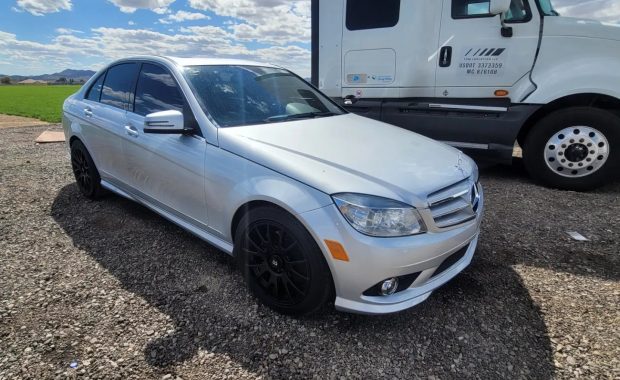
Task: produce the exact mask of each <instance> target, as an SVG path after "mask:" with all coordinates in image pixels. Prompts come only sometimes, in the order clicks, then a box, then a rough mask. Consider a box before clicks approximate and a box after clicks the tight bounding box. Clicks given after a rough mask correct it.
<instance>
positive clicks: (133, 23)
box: [127, 20, 136, 26]
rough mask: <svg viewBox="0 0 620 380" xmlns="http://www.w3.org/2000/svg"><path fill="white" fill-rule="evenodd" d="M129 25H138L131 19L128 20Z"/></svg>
mask: <svg viewBox="0 0 620 380" xmlns="http://www.w3.org/2000/svg"><path fill="white" fill-rule="evenodd" d="M127 25H132V26H133V25H136V23H135V22H133V21H131V20H129V21H127Z"/></svg>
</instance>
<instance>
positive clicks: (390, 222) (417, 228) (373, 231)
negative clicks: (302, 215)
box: [332, 193, 426, 237]
mask: <svg viewBox="0 0 620 380" xmlns="http://www.w3.org/2000/svg"><path fill="white" fill-rule="evenodd" d="M332 198H333V199H334V202H335V203H336V206H337V207H338V209H339V210H340V212H341V213H342V215H343V216H344V217H345V219H346V220H347V221H348V222H349V224H351V226H353V228H355V229H356V230H358V231H359V232H361V233H363V234H365V235H370V236H377V237H398V236H409V235H415V234H419V233H422V232H425V231H426V227H425V226H424V222H422V218H421V217H420V214H419V213H418V211H417V210H416V209H415V208H414V207H412V206H409V205H406V204H404V203H401V202H397V201H393V200H391V199H385V198H381V197H376V196H372V195H363V194H350V193H345V194H335V195H333V196H332Z"/></svg>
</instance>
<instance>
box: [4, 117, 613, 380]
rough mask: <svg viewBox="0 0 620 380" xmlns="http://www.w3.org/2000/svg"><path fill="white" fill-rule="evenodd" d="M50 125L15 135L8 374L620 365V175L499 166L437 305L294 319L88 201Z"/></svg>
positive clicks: (143, 220) (351, 372)
mask: <svg viewBox="0 0 620 380" xmlns="http://www.w3.org/2000/svg"><path fill="white" fill-rule="evenodd" d="M47 128H48V127H31V128H18V129H17V128H14V129H3V130H0V255H1V256H0V260H1V262H0V379H14V378H37V379H40V378H93V379H94V378H100V379H103V378H105V379H147V378H156V379H176V378H182V379H204V378H231V379H246V378H247V379H250V378H313V377H314V378H320V379H329V378H364V379H374V378H390V379H392V378H407V379H411V378H423V379H444V378H484V379H487V378H499V377H501V378H537V379H542V378H565V379H567V378H577V377H581V378H603V379H605V378H606V379H618V378H620V359H619V358H620V348H619V347H620V332H619V326H620V306H619V305H620V302H619V301H620V284H619V280H620V271H619V269H618V268H619V267H618V264H619V260H620V259H619V257H618V255H619V251H620V249H619V248H620V184H618V183H617V184H614V185H611V186H608V187H606V188H604V189H601V190H599V191H597V192H594V193H588V194H579V193H571V192H559V191H554V190H549V189H544V188H541V187H538V186H535V185H534V184H532V183H531V181H530V180H529V179H528V178H527V177H526V176H525V175H524V174H523V172H522V170H520V169H519V168H509V167H490V168H487V169H485V170H483V171H482V180H483V184H484V186H485V189H486V195H487V201H488V203H487V214H486V217H485V221H484V224H483V236H482V238H481V243H480V247H479V249H478V252H477V255H476V257H475V259H474V262H473V263H472V265H471V266H470V267H469V268H468V269H467V270H466V271H465V272H464V273H462V274H461V275H459V276H458V277H457V278H455V279H454V280H453V281H452V282H450V283H449V284H448V285H446V286H445V287H443V288H441V289H440V290H438V291H437V292H435V293H434V294H433V295H432V296H431V297H430V299H429V300H428V301H427V302H425V303H423V304H422V305H420V306H418V307H416V308H413V309H411V310H408V311H405V312H402V313H399V314H395V315H389V316H382V317H368V316H359V315H349V314H343V313H338V312H335V311H334V310H333V309H332V308H326V310H325V311H324V312H323V313H321V314H319V315H316V316H314V317H312V318H306V319H291V318H288V317H283V316H280V315H278V314H275V313H273V312H271V311H270V310H269V309H267V308H265V307H263V306H260V305H258V304H257V303H256V301H255V300H254V299H253V298H252V297H250V296H249V295H248V294H247V291H246V289H245V287H244V286H243V283H242V279H241V277H240V275H238V273H237V271H236V269H235V266H234V263H233V262H232V260H231V259H230V258H229V257H228V256H227V255H225V254H223V253H221V252H219V251H217V250H216V249H214V248H212V247H211V246H209V245H208V244H206V243H204V242H202V241H200V240H198V239H197V238H195V237H193V236H191V235H190V234H188V233H185V232H184V231H182V230H181V229H179V228H177V227H176V226H174V225H173V224H171V223H169V222H167V221H165V220H164V219H162V218H160V217H159V216H157V215H156V214H154V213H152V212H150V211H148V210H147V209H145V208H144V207H141V206H139V205H136V204H133V203H132V202H129V201H127V200H124V199H122V198H120V197H117V196H113V195H110V196H108V197H106V198H105V199H104V200H102V201H99V202H91V201H87V200H85V199H84V198H82V197H81V196H79V195H78V191H77V188H76V186H75V184H74V182H73V178H72V176H71V173H70V167H69V161H68V156H67V153H66V151H65V146H64V145H63V144H52V145H35V144H33V140H34V138H35V137H36V136H37V135H38V134H39V133H41V132H42V131H43V130H45V129H47ZM55 128H56V129H58V127H55ZM567 230H576V231H579V232H580V233H582V234H583V235H585V236H586V237H588V238H589V239H590V241H589V242H575V241H573V240H571V239H570V238H569V237H568V236H566V234H565V231H567ZM72 363H73V364H74V366H75V368H72Z"/></svg>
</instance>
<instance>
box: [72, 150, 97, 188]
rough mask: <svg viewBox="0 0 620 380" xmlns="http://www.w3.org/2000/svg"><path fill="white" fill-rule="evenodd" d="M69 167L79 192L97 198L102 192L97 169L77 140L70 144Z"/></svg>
mask: <svg viewBox="0 0 620 380" xmlns="http://www.w3.org/2000/svg"><path fill="white" fill-rule="evenodd" d="M71 169H72V170H73V175H74V176H75V181H76V182H77V185H78V188H79V189H80V192H81V193H82V194H84V196H86V197H87V198H89V199H97V198H98V197H99V196H100V194H101V192H102V189H101V178H100V177H99V171H97V168H96V167H95V163H94V162H93V159H92V158H91V156H90V154H89V153H88V150H86V147H85V146H84V144H82V142H80V141H79V140H76V141H74V142H73V143H72V144H71Z"/></svg>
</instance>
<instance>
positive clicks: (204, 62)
mask: <svg viewBox="0 0 620 380" xmlns="http://www.w3.org/2000/svg"><path fill="white" fill-rule="evenodd" d="M164 58H166V59H169V60H171V61H173V62H175V63H176V64H177V65H179V66H210V65H245V66H271V67H275V66H274V65H271V64H266V63H261V62H254V61H247V60H244V59H225V58H200V57H197V58H180V57H164Z"/></svg>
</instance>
